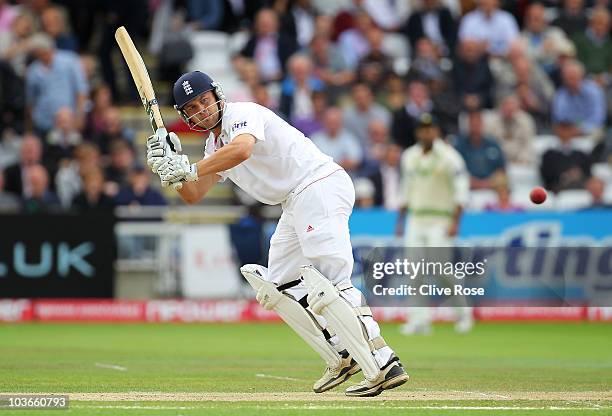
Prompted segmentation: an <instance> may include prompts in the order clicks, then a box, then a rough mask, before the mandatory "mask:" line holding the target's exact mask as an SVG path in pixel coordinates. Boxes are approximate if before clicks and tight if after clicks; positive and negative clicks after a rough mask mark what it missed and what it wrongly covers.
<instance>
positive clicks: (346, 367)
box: [312, 350, 361, 393]
mask: <svg viewBox="0 0 612 416" xmlns="http://www.w3.org/2000/svg"><path fill="white" fill-rule="evenodd" d="M340 356H341V357H342V361H341V363H340V365H339V366H338V367H336V368H329V367H327V368H326V369H325V372H324V373H323V376H322V377H321V378H320V379H319V380H317V382H316V383H315V384H314V386H313V387H312V389H313V390H314V392H315V393H323V392H324V391H327V390H331V389H333V388H334V387H336V386H337V385H339V384H342V383H344V382H345V381H346V380H348V378H349V377H350V376H352V375H353V374H355V373H358V372H359V371H361V368H360V367H359V364H357V361H355V360H353V359H352V358H351V356H350V355H349V353H348V351H347V350H344V351H342V352H341V353H340Z"/></svg>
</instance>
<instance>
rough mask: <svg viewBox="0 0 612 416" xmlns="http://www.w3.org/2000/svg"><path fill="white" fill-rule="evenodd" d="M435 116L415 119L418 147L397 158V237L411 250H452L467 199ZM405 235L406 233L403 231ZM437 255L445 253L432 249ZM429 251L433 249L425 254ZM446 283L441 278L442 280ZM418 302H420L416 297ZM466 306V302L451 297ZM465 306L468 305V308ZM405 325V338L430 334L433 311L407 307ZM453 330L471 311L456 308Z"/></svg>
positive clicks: (461, 165)
mask: <svg viewBox="0 0 612 416" xmlns="http://www.w3.org/2000/svg"><path fill="white" fill-rule="evenodd" d="M440 136H441V132H440V129H439V127H438V124H437V121H436V119H435V117H434V116H433V115H431V114H429V113H424V114H422V115H421V117H420V118H419V120H418V124H417V129H416V137H417V143H416V144H415V145H413V146H411V147H410V148H408V149H406V150H405V151H404V153H403V154H402V159H401V165H400V166H401V196H400V198H401V200H402V201H404V202H403V204H402V208H400V212H399V216H398V222H397V229H396V234H397V235H398V236H402V235H403V237H404V245H405V246H406V247H408V248H409V249H410V247H413V248H415V249H416V248H426V247H439V248H442V247H452V246H453V244H454V240H455V236H456V235H457V231H458V228H459V221H460V218H461V213H462V211H463V206H464V205H465V204H466V203H467V199H468V196H469V189H470V183H469V175H468V173H467V169H466V167H465V162H464V161H463V158H462V157H461V155H460V154H459V152H457V151H456V150H455V148H454V147H453V146H451V145H450V144H448V143H446V142H445V141H444V140H442V138H441V137H440ZM407 211H410V218H409V221H408V224H407V225H408V227H407V228H408V229H407V230H404V224H405V222H406V212H407ZM404 231H406V232H405V233H404ZM436 250H437V252H438V254H443V251H444V250H440V249H436ZM427 252H429V253H431V252H432V250H429V251H427ZM442 281H443V282H446V280H445V279H442ZM418 300H419V301H420V303H425V302H423V300H424V299H423V298H420V299H418ZM454 300H455V302H459V303H464V304H466V300H465V298H462V299H454ZM466 305H467V304H466ZM407 311H408V313H407V318H408V323H407V324H405V325H404V326H403V327H402V328H401V332H402V333H404V334H406V335H409V334H416V333H422V334H427V333H429V332H431V309H430V308H429V307H427V306H426V305H425V306H422V307H412V308H408V309H407ZM457 314H458V319H457V322H456V324H455V330H456V331H457V332H467V331H469V330H470V329H471V328H472V326H473V318H472V309H471V308H469V307H467V306H465V307H459V308H457Z"/></svg>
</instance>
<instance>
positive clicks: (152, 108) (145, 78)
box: [115, 26, 183, 190]
mask: <svg viewBox="0 0 612 416" xmlns="http://www.w3.org/2000/svg"><path fill="white" fill-rule="evenodd" d="M115 40H116V41H117V44H118V45H119V49H121V53H122V54H123V58H124V59H125V62H126V63H127V65H128V68H130V73H131V74H132V79H133V80H134V84H136V89H137V90H138V95H139V96H140V100H141V101H142V105H143V106H144V108H145V111H146V112H147V115H148V116H149V120H150V121H151V128H152V129H153V133H155V132H156V131H157V129H159V128H164V120H162V116H161V112H160V111H159V103H158V102H157V98H155V91H154V90H153V84H152V83H151V78H149V73H148V72H147V67H146V66H145V63H144V61H143V60H142V56H140V53H139V52H138V49H136V46H135V45H134V42H133V41H132V38H131V37H130V35H129V33H128V32H127V30H126V29H125V27H124V26H121V27H119V28H118V29H117V30H116V31H115ZM169 144H170V146H171V147H173V146H172V144H171V143H169ZM172 186H173V187H174V189H176V190H179V189H181V188H182V187H183V184H182V183H180V182H177V183H175V184H173V185H172Z"/></svg>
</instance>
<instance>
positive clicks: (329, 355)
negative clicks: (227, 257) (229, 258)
mask: <svg viewBox="0 0 612 416" xmlns="http://www.w3.org/2000/svg"><path fill="white" fill-rule="evenodd" d="M240 272H241V273H242V275H243V276H244V278H245V279H246V280H247V282H249V284H250V285H251V286H252V287H253V289H255V292H257V293H258V297H259V296H263V297H265V296H268V298H267V299H266V301H267V302H268V306H272V307H271V309H272V310H274V311H275V312H276V313H277V314H278V315H279V316H280V317H281V319H282V320H283V321H285V322H286V323H287V325H289V326H290V327H291V329H293V330H294V331H295V332H297V334H298V335H299V336H300V337H301V338H302V339H303V340H304V341H305V342H306V343H307V344H308V345H310V347H311V348H312V349H313V350H315V351H316V352H317V353H318V354H319V355H320V356H321V358H323V360H324V361H325V362H326V363H327V365H328V367H330V368H337V367H339V366H340V364H341V361H342V359H341V357H340V354H338V352H337V351H336V350H335V349H334V348H333V347H332V346H331V345H330V344H329V342H327V340H326V339H325V336H324V335H323V332H322V328H321V327H320V326H319V325H318V324H317V322H316V321H315V320H314V318H313V317H312V316H311V315H310V313H309V312H308V311H307V310H306V309H304V308H303V307H302V305H300V304H299V303H298V302H297V301H296V300H295V299H293V298H292V297H289V296H287V295H285V294H283V293H281V292H279V291H278V289H276V286H275V285H274V283H271V282H268V281H266V280H264V276H266V275H267V274H268V269H267V268H266V267H263V266H260V265H259V264H245V265H244V266H242V267H241V268H240Z"/></svg>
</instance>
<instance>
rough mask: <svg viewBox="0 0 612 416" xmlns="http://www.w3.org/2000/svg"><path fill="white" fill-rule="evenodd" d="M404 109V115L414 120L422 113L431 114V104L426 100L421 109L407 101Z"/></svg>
mask: <svg viewBox="0 0 612 416" xmlns="http://www.w3.org/2000/svg"><path fill="white" fill-rule="evenodd" d="M405 108H406V113H408V114H410V115H411V116H413V117H415V118H416V117H418V116H419V115H421V114H422V113H428V112H431V110H432V109H433V103H432V102H431V100H427V102H426V103H425V105H424V106H423V107H418V106H417V105H416V104H415V103H414V102H412V101H409V102H408V103H407V104H406V105H405Z"/></svg>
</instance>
